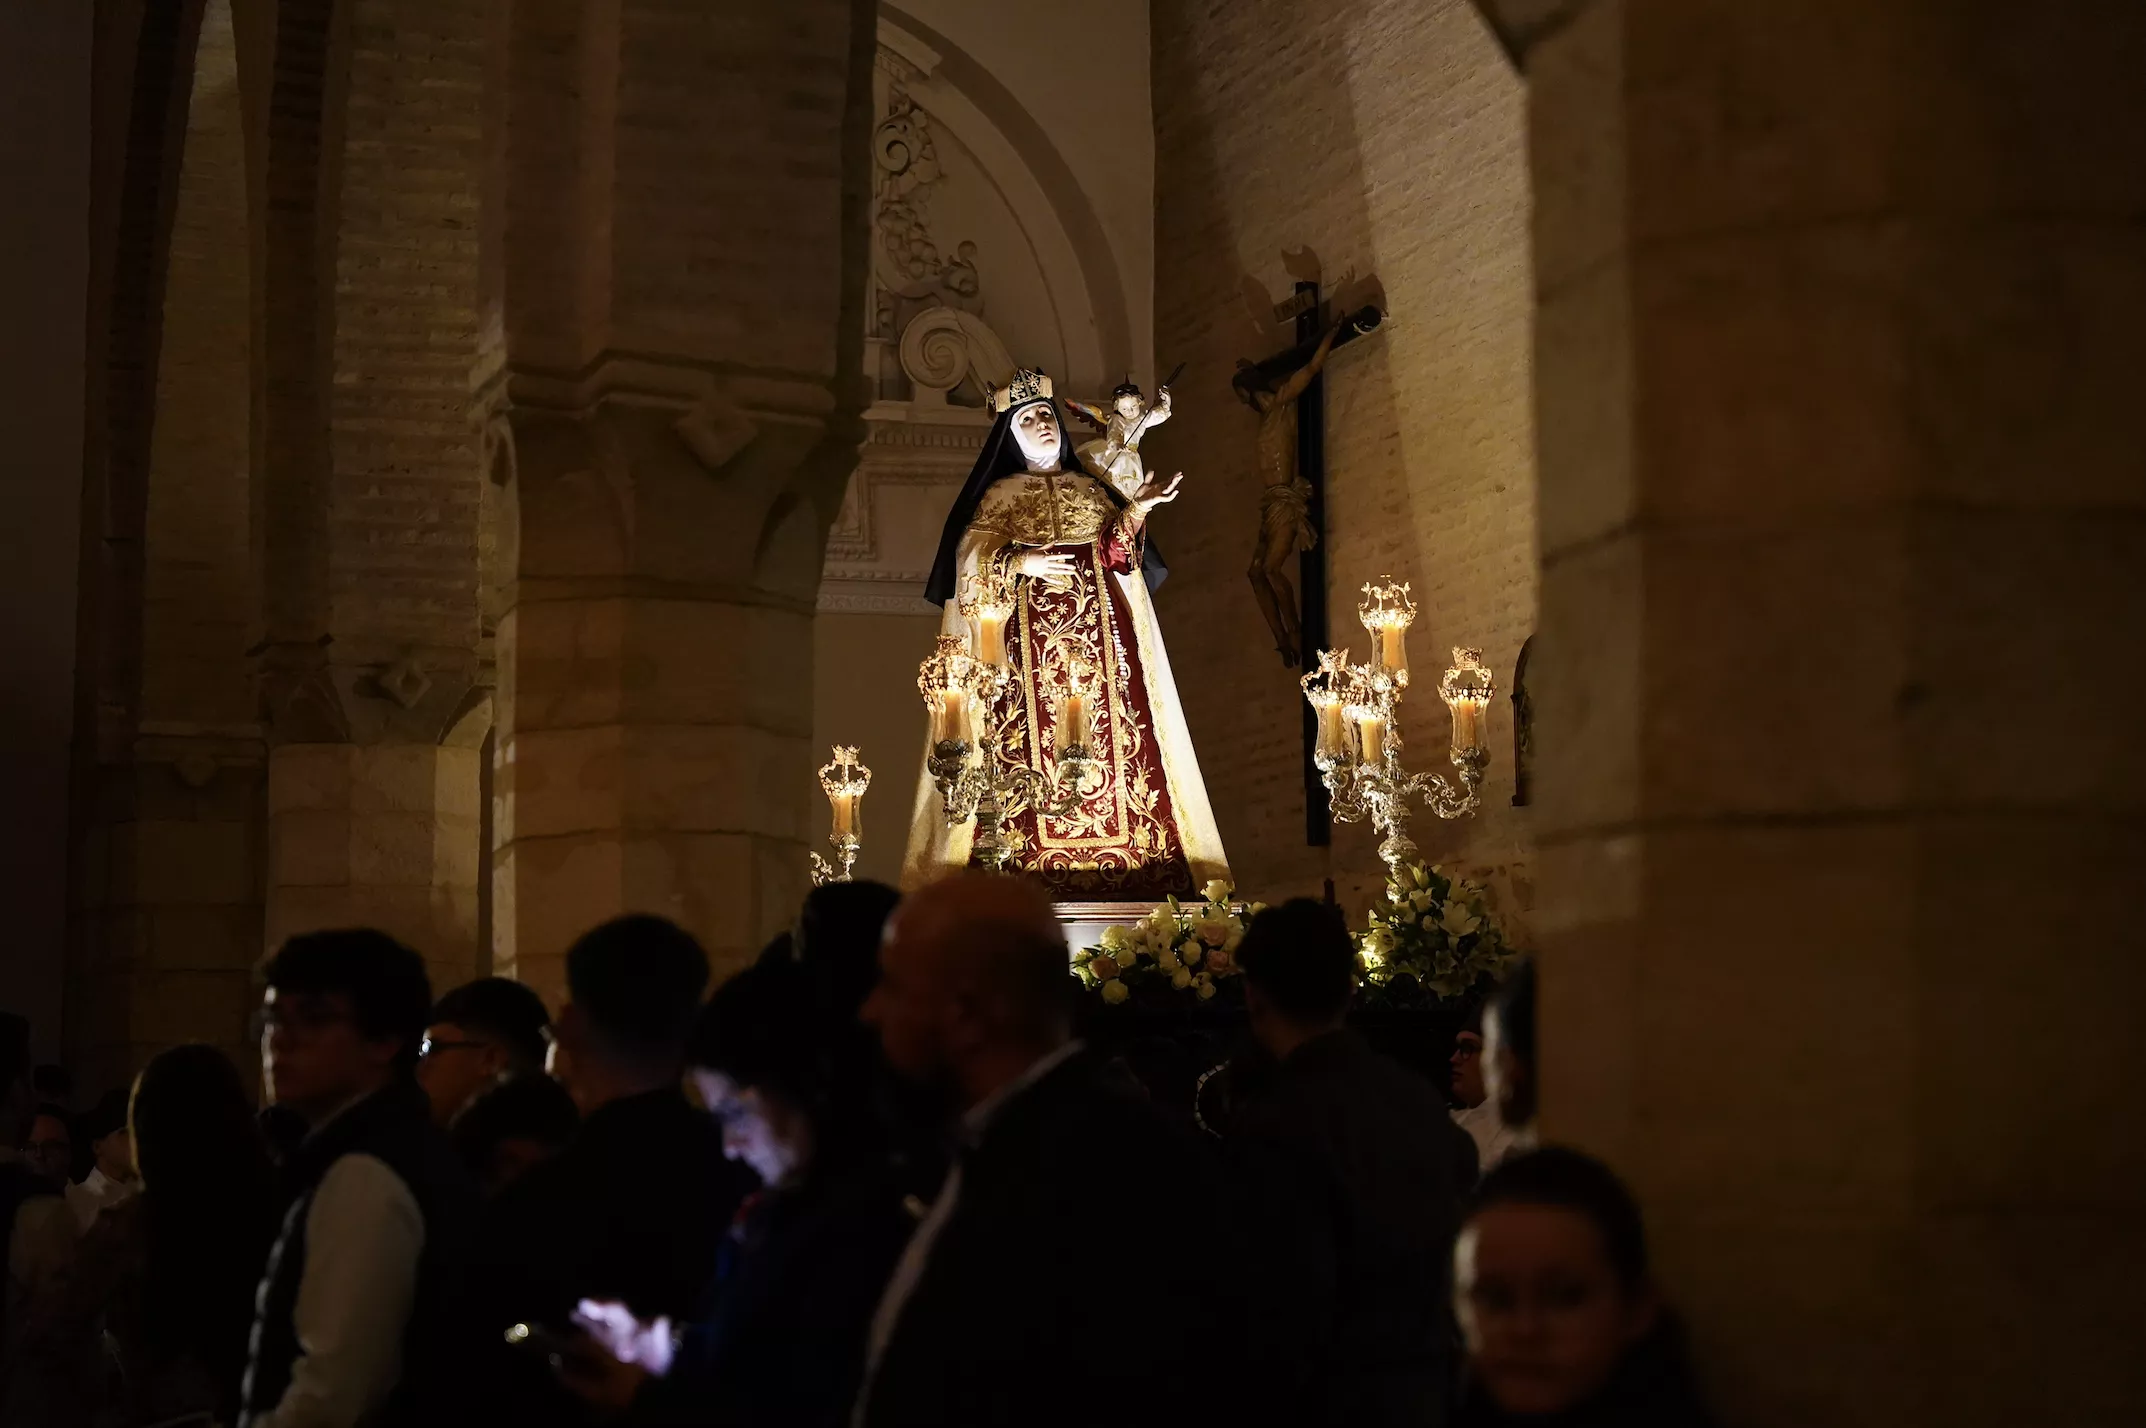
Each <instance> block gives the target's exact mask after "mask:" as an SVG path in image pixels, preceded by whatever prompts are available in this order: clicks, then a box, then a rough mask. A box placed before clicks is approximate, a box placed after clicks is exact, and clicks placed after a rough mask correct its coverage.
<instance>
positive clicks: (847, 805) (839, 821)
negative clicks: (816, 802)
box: [827, 793, 864, 838]
mask: <svg viewBox="0 0 2146 1428" xmlns="http://www.w3.org/2000/svg"><path fill="white" fill-rule="evenodd" d="M827 801H828V804H829V805H830V806H831V807H832V808H833V809H834V816H835V821H834V829H833V832H834V835H835V837H837V838H850V837H860V836H862V834H863V832H864V830H863V827H862V825H861V823H860V821H859V817H858V815H859V814H860V813H861V812H862V811H863V810H862V809H861V807H860V806H859V805H860V804H861V803H862V802H863V800H862V799H860V798H858V797H857V795H856V794H854V793H837V794H835V795H834V796H833V797H832V798H830V799H828V800H827Z"/></svg>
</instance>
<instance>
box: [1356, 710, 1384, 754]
mask: <svg viewBox="0 0 2146 1428" xmlns="http://www.w3.org/2000/svg"><path fill="white" fill-rule="evenodd" d="M1349 718H1350V721H1351V722H1352V723H1354V724H1355V725H1356V738H1357V742H1358V743H1359V745H1361V747H1362V750H1363V761H1364V762H1365V763H1367V764H1381V763H1384V762H1385V761H1386V721H1385V720H1384V719H1383V718H1381V717H1380V716H1379V714H1378V711H1377V710H1375V709H1351V710H1350V711H1349Z"/></svg>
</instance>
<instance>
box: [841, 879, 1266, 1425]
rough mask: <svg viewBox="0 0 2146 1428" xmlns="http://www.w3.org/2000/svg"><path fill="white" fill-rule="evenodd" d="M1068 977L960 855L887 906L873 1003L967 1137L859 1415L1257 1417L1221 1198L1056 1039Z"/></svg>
mask: <svg viewBox="0 0 2146 1428" xmlns="http://www.w3.org/2000/svg"><path fill="white" fill-rule="evenodd" d="M1073 995H1074V993H1073V989H1072V986H1071V983H1070V971H1069V968H1068V964H1067V954H1066V942H1065V934H1064V932H1063V931H1062V930H1061V929H1060V927H1059V924H1058V920H1057V917H1056V916H1055V914H1054V913H1053V911H1052V908H1051V904H1050V900H1049V899H1048V897H1047V896H1046V895H1045V894H1044V893H1043V892H1042V891H1041V890H1040V889H1039V888H1037V887H1035V886H1034V885H1032V884H1029V883H1026V882H1022V881H1018V880H1015V879H1010V878H1002V877H989V876H985V875H982V874H964V875H961V876H957V877H954V878H951V879H948V880H946V881H944V882H941V883H937V884H935V885H933V886H931V887H928V888H924V889H922V890H921V891H918V892H916V893H913V894H911V895H910V896H909V897H908V898H907V899H906V900H905V901H904V902H903V903H902V904H901V905H900V907H898V908H897V909H896V910H895V912H894V916H893V917H892V919H891V920H890V921H889V922H888V924H887V935H886V943H885V946H884V947H883V948H882V950H881V954H880V981H879V984H878V986H877V987H876V988H875V989H874V990H873V992H872V995H871V998H870V999H869V1000H868V1001H867V1002H866V1003H865V1006H864V1013H863V1015H864V1019H865V1020H866V1021H867V1022H868V1023H870V1024H871V1025H872V1026H874V1027H875V1028H877V1030H878V1032H879V1037H880V1042H881V1044H882V1046H883V1047H884V1048H885V1051H886V1056H887V1060H888V1062H889V1064H890V1065H891V1066H892V1067H893V1068H894V1070H895V1071H896V1072H897V1073H898V1074H900V1075H901V1076H903V1077H906V1078H908V1079H909V1080H911V1081H913V1082H915V1083H917V1084H918V1085H919V1086H921V1087H927V1088H930V1089H931V1090H932V1091H934V1092H936V1093H937V1096H938V1098H939V1101H940V1103H941V1104H942V1105H943V1106H944V1108H945V1109H946V1111H947V1113H948V1116H949V1118H950V1120H951V1122H952V1124H953V1127H954V1139H955V1142H956V1145H957V1147H958V1149H957V1151H956V1158H955V1162H954V1169H953V1171H952V1172H951V1173H950V1174H949V1176H948V1177H947V1183H946V1185H945V1188H944V1189H942V1190H941V1191H940V1193H939V1197H938V1199H937V1201H936V1202H935V1203H934V1204H933V1205H932V1207H931V1210H930V1212H929V1214H927V1215H926V1216H925V1218H924V1220H923V1221H922V1223H921V1224H919V1225H918V1227H917V1231H916V1234H915V1236H914V1238H913V1239H912V1240H911V1241H910V1244H909V1246H908V1248H907V1249H906V1250H905V1251H904V1253H903V1256H902V1260H901V1263H900V1264H899V1266H897V1268H896V1270H895V1274H894V1278H893V1279H892V1280H891V1281H890V1282H889V1284H888V1286H887V1289H886V1292H885V1294H884V1295H883V1297H882V1298H881V1301H880V1304H879V1308H878V1312H877V1313H876V1314H875V1315H874V1317H873V1322H872V1330H871V1337H870V1340H869V1343H868V1345H867V1360H866V1373H865V1381H864V1387H863V1390H862V1391H861V1393H860V1394H859V1398H858V1404H857V1411H856V1415H855V1418H854V1420H853V1422H854V1423H855V1424H856V1425H860V1428H927V1425H928V1428H971V1425H975V1428H984V1425H991V1428H1001V1425H1005V1424H1010V1423H1019V1424H1022V1425H1024V1428H1075V1425H1078V1428H1092V1425H1097V1424H1105V1423H1108V1424H1112V1425H1147V1424H1154V1425H1158V1428H1159V1425H1163V1424H1170V1425H1196V1424H1203V1423H1216V1424H1221V1423H1228V1424H1230V1425H1231V1428H1242V1425H1245V1424H1247V1423H1249V1422H1252V1421H1254V1419H1253V1418H1251V1417H1248V1416H1247V1415H1246V1412H1245V1410H1244V1408H1243V1405H1242V1404H1241V1402H1239V1401H1238V1400H1237V1399H1236V1398H1235V1397H1234V1395H1236V1393H1237V1392H1238V1388H1239V1387H1240V1386H1250V1385H1251V1382H1252V1378H1253V1374H1252V1372H1251V1370H1250V1365H1249V1363H1248V1361H1247V1358H1246V1354H1247V1349H1246V1346H1247V1345H1248V1344H1250V1343H1251V1342H1252V1340H1253V1330H1254V1327H1255V1325H1254V1322H1253V1320H1254V1312H1255V1311H1254V1306H1255V1304H1256V1302H1257V1301H1256V1299H1255V1296H1253V1295H1251V1294H1250V1293H1248V1292H1247V1285H1246V1284H1245V1283H1244V1279H1245V1274H1244V1268H1243V1266H1244V1264H1245V1263H1246V1262H1247V1261H1248V1260H1249V1259H1250V1256H1249V1255H1247V1254H1245V1252H1244V1249H1245V1243H1246V1242H1245V1239H1244V1237H1243V1235H1242V1232H1241V1230H1240V1229H1239V1228H1238V1223H1239V1222H1238V1217H1237V1215H1236V1213H1235V1211H1234V1210H1233V1208H1232V1207H1233V1205H1234V1203H1235V1200H1236V1197H1235V1196H1234V1195H1232V1194H1231V1193H1230V1191H1229V1189H1228V1187H1227V1186H1226V1185H1224V1183H1223V1182H1222V1180H1221V1178H1220V1166H1219V1164H1218V1163H1217V1162H1216V1160H1215V1159H1214V1158H1213V1157H1211V1155H1210V1154H1209V1152H1208V1149H1207V1146H1206V1144H1205V1143H1204V1142H1202V1141H1201V1140H1200V1139H1198V1138H1197V1137H1196V1136H1195V1135H1194V1134H1193V1133H1192V1132H1191V1131H1189V1130H1186V1129H1183V1128H1181V1127H1179V1126H1177V1125H1175V1124H1173V1123H1171V1122H1169V1121H1168V1120H1166V1119H1165V1118H1164V1117H1163V1116H1162V1115H1160V1114H1159V1113H1158V1112H1157V1111H1156V1110H1155V1109H1154V1108H1153V1107H1151V1106H1149V1105H1147V1104H1146V1103H1145V1102H1142V1101H1138V1100H1133V1099H1130V1098H1128V1097H1126V1096H1124V1095H1122V1094H1120V1093H1119V1092H1118V1091H1117V1090H1116V1089H1115V1086H1116V1083H1115V1082H1112V1081H1110V1080H1107V1079H1106V1078H1105V1077H1104V1076H1103V1075H1102V1073H1101V1069H1100V1067H1098V1066H1097V1065H1096V1063H1095V1060H1094V1058H1092V1057H1090V1056H1087V1055H1084V1054H1083V1053H1082V1050H1081V1047H1080V1044H1079V1043H1078V1042H1075V1041H1073V1040H1071V1039H1070V1036H1069V1032H1068V1021H1069V1016H1068V1013H1069V1009H1070V1007H1071V1005H1072V999H1073ZM1194 1362H1197V1363H1198V1364H1199V1369H1198V1371H1197V1372H1192V1371H1189V1370H1188V1364H1191V1363H1194ZM1269 1376H1270V1379H1271V1378H1273V1377H1276V1376H1278V1375H1276V1374H1275V1373H1274V1371H1273V1370H1272V1369H1271V1367H1270V1372H1269Z"/></svg>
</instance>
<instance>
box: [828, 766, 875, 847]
mask: <svg viewBox="0 0 2146 1428" xmlns="http://www.w3.org/2000/svg"><path fill="white" fill-rule="evenodd" d="M833 752H834V757H833V758H831V759H829V760H828V761H827V763H826V764H825V765H824V766H823V767H822V768H821V769H820V791H821V792H822V793H824V794H826V795H827V806H828V808H829V810H830V811H831V812H832V814H833V817H834V826H833V828H832V829H831V830H830V831H831V832H832V833H833V836H834V837H835V838H837V839H841V838H861V837H863V836H864V791H865V790H866V789H867V788H869V787H871V783H872V771H871V770H870V769H868V768H866V767H865V766H864V765H863V764H862V763H860V762H859V761H858V758H857V750H856V749H855V748H854V747H849V748H845V747H843V746H842V745H840V744H837V745H836V746H835V747H834V750H833Z"/></svg>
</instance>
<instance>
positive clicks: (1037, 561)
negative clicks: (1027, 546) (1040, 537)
mask: <svg viewBox="0 0 2146 1428" xmlns="http://www.w3.org/2000/svg"><path fill="white" fill-rule="evenodd" d="M1014 568H1015V569H1016V570H1017V571H1018V572H1019V573H1020V574H1022V575H1025V576H1027V577H1028V578H1029V579H1031V580H1040V581H1042V582H1043V583H1044V584H1046V585H1053V586H1057V587H1058V588H1060V589H1063V588H1065V587H1066V586H1068V585H1071V584H1072V583H1073V557H1072V556H1070V555H1065V554H1062V553H1061V554H1057V555H1053V554H1051V553H1050V552H1048V551H1041V550H1032V551H1030V552H1028V553H1027V554H1026V555H1024V556H1022V557H1021V559H1020V562H1019V563H1018V564H1017V565H1016V566H1015V567H1014Z"/></svg>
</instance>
